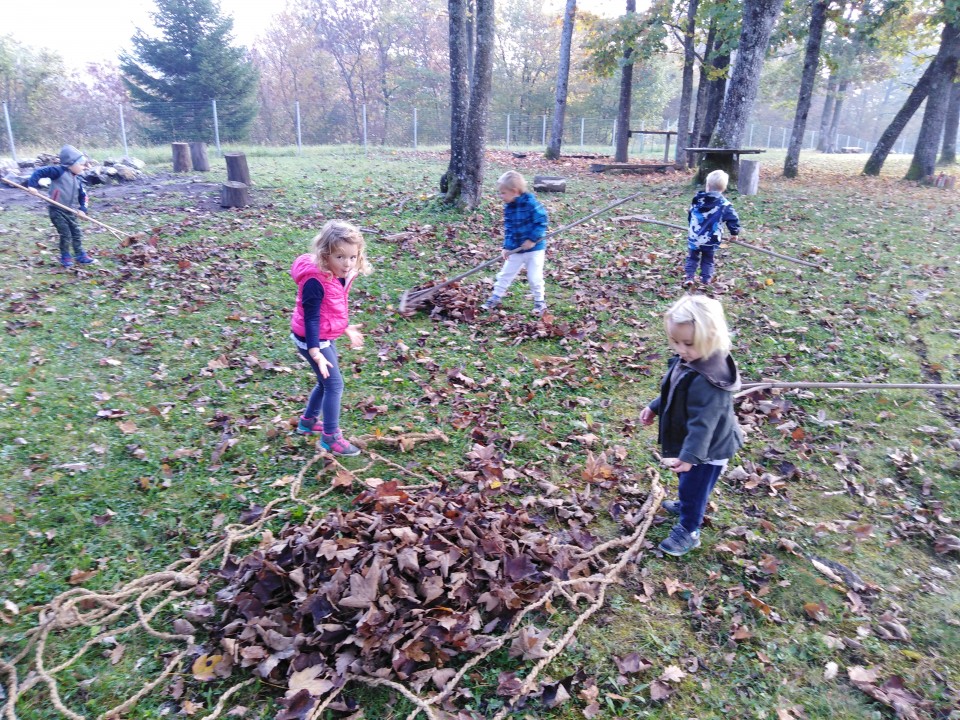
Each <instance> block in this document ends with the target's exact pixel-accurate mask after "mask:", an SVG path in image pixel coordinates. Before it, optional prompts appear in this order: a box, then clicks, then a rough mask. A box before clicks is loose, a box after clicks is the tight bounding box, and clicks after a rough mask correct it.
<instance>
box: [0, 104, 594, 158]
mask: <svg viewBox="0 0 960 720" xmlns="http://www.w3.org/2000/svg"><path fill="white" fill-rule="evenodd" d="M3 106H4V107H6V106H7V104H6V103H4V104H3ZM584 120H586V118H580V149H581V150H583V122H584Z"/></svg>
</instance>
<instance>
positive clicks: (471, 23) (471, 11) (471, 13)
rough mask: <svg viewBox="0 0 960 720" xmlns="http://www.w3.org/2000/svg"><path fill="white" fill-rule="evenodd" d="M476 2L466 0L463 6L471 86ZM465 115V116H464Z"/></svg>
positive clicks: (475, 28)
mask: <svg viewBox="0 0 960 720" xmlns="http://www.w3.org/2000/svg"><path fill="white" fill-rule="evenodd" d="M476 19H477V3H476V0H467V3H466V6H465V8H464V17H463V21H464V28H465V29H466V38H467V42H466V47H467V87H472V86H473V61H474V59H475V57H476V54H477V23H476ZM464 117H466V116H464Z"/></svg>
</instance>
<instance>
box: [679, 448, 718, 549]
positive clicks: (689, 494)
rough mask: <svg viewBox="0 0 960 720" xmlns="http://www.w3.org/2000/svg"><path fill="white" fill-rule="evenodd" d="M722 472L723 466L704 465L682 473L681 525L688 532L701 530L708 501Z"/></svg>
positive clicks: (680, 492) (695, 466)
mask: <svg viewBox="0 0 960 720" xmlns="http://www.w3.org/2000/svg"><path fill="white" fill-rule="evenodd" d="M722 472H723V466H722V465H707V464H706V463H704V464H703V465H694V466H693V467H692V468H690V469H689V470H687V472H682V473H680V491H679V494H680V524H681V525H683V527H684V529H685V530H686V531H687V532H693V531H695V530H699V529H700V525H701V523H703V515H704V513H705V512H706V511H707V500H708V499H709V498H710V493H712V492H713V486H714V485H716V484H717V480H718V479H719V478H720V473H722Z"/></svg>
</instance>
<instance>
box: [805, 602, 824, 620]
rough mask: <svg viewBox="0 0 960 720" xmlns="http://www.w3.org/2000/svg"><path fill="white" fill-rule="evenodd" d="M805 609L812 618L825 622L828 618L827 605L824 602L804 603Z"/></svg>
mask: <svg viewBox="0 0 960 720" xmlns="http://www.w3.org/2000/svg"><path fill="white" fill-rule="evenodd" d="M803 611H804V612H805V613H806V614H807V617H809V618H810V619H811V620H816V621H817V622H824V621H825V620H826V619H827V612H829V611H828V609H827V606H826V605H824V604H823V603H822V602H808V603H804V604H803Z"/></svg>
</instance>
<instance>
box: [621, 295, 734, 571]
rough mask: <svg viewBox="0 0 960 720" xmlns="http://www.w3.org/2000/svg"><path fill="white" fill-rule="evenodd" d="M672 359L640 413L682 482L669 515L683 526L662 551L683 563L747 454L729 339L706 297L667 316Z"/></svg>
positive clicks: (685, 302) (684, 302) (689, 298)
mask: <svg viewBox="0 0 960 720" xmlns="http://www.w3.org/2000/svg"><path fill="white" fill-rule="evenodd" d="M664 324H665V326H666V331H667V337H668V338H669V341H670V347H671V348H672V349H673V350H674V352H676V353H677V354H676V355H675V356H674V357H673V358H671V359H670V362H669V363H668V365H667V373H666V375H664V377H663V382H662V384H661V386H660V395H659V397H657V398H655V399H654V400H653V401H652V402H651V403H650V404H649V405H648V406H647V407H645V408H644V409H643V411H642V412H641V413H640V422H642V423H643V424H644V425H652V424H653V421H654V420H655V419H656V418H657V417H658V416H659V418H660V430H659V434H658V440H659V441H660V447H661V451H662V455H663V464H664V465H666V466H667V467H669V468H670V469H671V470H673V471H674V472H675V473H677V475H678V481H679V496H680V499H679V500H678V501H666V502H664V503H663V508H664V509H665V510H667V511H668V512H670V513H672V514H674V515H679V516H680V518H679V522H678V523H677V524H676V525H675V526H674V528H673V529H672V530H671V531H670V535H669V536H668V537H667V538H666V539H665V540H664V541H663V542H662V543H660V550H662V551H663V552H665V553H667V554H668V555H674V556H680V555H684V554H685V553H687V552H689V551H690V550H693V549H694V548H695V547H698V546H699V545H700V525H701V524H702V523H703V516H704V513H705V512H706V509H707V500H708V499H709V498H710V493H711V492H713V487H714V485H716V483H717V480H718V479H719V478H720V475H721V474H722V473H723V470H724V468H725V467H726V465H727V461H728V460H729V459H730V458H732V457H733V456H734V454H735V453H736V452H737V450H739V449H740V448H741V447H742V446H743V435H742V433H741V432H740V426H739V425H738V424H737V416H736V414H735V413H734V411H733V395H734V393H736V392H737V391H738V390H739V389H740V374H739V372H738V371H737V364H736V363H735V362H734V360H733V358H732V357H731V356H730V333H729V331H728V330H727V321H726V318H724V315H723V306H722V305H720V303H719V302H717V301H716V300H714V299H712V298H708V297H705V296H703V295H685V296H684V297H682V298H680V300H678V301H677V302H675V303H674V304H673V305H672V306H671V307H670V309H669V310H667V312H666V313H665V314H664Z"/></svg>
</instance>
